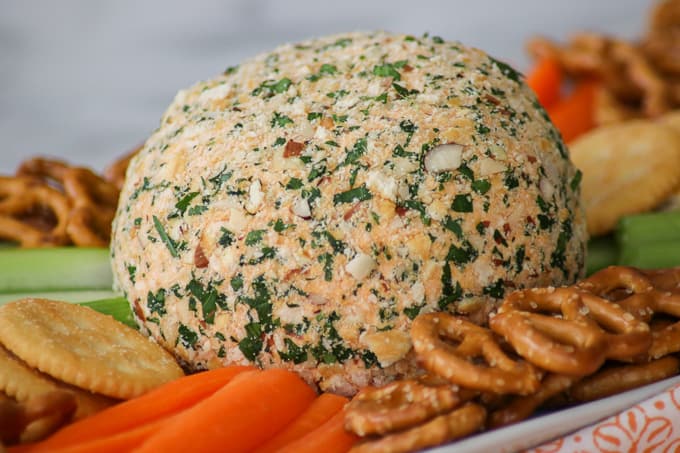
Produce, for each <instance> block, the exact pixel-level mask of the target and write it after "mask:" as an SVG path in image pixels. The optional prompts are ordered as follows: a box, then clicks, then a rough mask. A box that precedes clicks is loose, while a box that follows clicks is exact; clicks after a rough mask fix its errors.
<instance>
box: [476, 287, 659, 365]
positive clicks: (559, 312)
mask: <svg viewBox="0 0 680 453" xmlns="http://www.w3.org/2000/svg"><path fill="white" fill-rule="evenodd" d="M544 313H547V314H544ZM558 316H559V317H558ZM489 325H490V327H491V329H492V330H494V331H495V332H497V333H498V334H500V335H503V336H504V337H505V338H506V339H507V340H508V342H509V343H510V344H511V345H512V346H513V347H514V348H515V350H516V351H517V353H518V354H519V355H521V356H522V357H524V358H525V359H527V360H528V361H530V362H531V363H534V364H536V365H538V366H540V367H541V368H543V369H545V370H548V371H552V372H554V373H559V374H568V375H572V376H585V375H587V374H591V373H593V372H594V371H595V370H597V369H598V368H599V367H600V366H601V365H602V363H604V360H605V359H607V358H611V359H616V360H629V359H633V358H636V357H638V356H641V355H644V354H645V353H646V352H647V350H648V348H649V346H650V344H651V341H652V336H651V333H650V331H649V326H648V325H647V324H646V323H645V322H643V321H641V320H639V319H637V318H635V317H634V316H632V315H631V314H630V313H628V312H627V311H626V310H624V309H623V308H622V307H620V306H618V305H617V304H615V303H612V302H609V301H607V300H605V299H602V298H599V297H595V296H594V295H592V294H590V293H588V292H585V291H581V290H580V289H578V288H539V289H532V290H523V291H516V292H514V293H512V294H511V295H510V296H508V297H507V298H506V300H505V301H504V302H503V304H502V305H501V307H500V309H499V312H498V314H497V315H496V316H494V317H493V318H491V320H490V321H489ZM603 327H604V328H606V329H607V330H604V329H603Z"/></svg>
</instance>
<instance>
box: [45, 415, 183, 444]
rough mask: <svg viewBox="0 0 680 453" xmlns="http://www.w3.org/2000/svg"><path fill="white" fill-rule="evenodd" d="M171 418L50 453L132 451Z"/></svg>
mask: <svg viewBox="0 0 680 453" xmlns="http://www.w3.org/2000/svg"><path fill="white" fill-rule="evenodd" d="M170 420H172V417H169V418H163V419H160V420H156V421H155V422H151V423H146V424H144V425H142V426H140V427H139V428H133V429H130V430H128V431H123V432H120V433H117V434H113V435H111V436H106V437H101V438H99V439H91V440H89V441H87V442H82V443H79V444H73V445H69V446H66V447H64V448H55V449H52V450H50V452H51V453H91V452H95V451H96V452H97V453H120V452H125V451H132V450H133V449H134V448H137V447H139V446H140V445H141V444H142V443H143V442H144V441H145V440H146V439H148V438H149V437H151V435H153V434H155V433H156V432H158V431H159V430H160V429H161V428H162V427H163V426H164V425H165V424H167V423H168V422H169V421H170Z"/></svg>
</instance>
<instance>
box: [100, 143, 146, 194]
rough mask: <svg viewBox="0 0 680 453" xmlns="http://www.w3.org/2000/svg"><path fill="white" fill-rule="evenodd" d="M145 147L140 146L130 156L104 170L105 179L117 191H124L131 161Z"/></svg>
mask: <svg viewBox="0 0 680 453" xmlns="http://www.w3.org/2000/svg"><path fill="white" fill-rule="evenodd" d="M143 146H144V145H140V146H138V147H137V148H135V149H133V150H132V151H131V152H129V153H128V154H126V155H124V156H123V157H121V158H120V159H118V160H117V161H115V162H114V163H112V164H111V165H109V166H108V167H106V169H105V170H104V179H106V180H107V181H109V182H110V183H111V184H113V185H114V186H115V187H116V189H118V190H122V189H123V183H124V182H125V174H126V172H127V168H128V166H129V165H130V161H131V160H132V158H133V157H135V156H136V155H137V154H138V153H139V151H141V149H142V148H143Z"/></svg>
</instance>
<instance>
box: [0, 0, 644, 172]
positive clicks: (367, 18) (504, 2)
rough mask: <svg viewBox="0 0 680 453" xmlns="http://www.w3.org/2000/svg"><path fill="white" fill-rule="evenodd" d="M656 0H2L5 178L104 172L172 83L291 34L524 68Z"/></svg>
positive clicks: (629, 19) (0, 110) (153, 114)
mask: <svg viewBox="0 0 680 453" xmlns="http://www.w3.org/2000/svg"><path fill="white" fill-rule="evenodd" d="M651 3H652V2H651V0H607V1H605V0H568V1H566V0H562V1H556V0H512V1H510V0H473V1H444V0H419V1H405V0H373V1H371V0H341V1H333V2H331V1H323V0H289V1H282V0H281V1H276V0H261V1H256V0H253V1H248V0H230V1H218V0H201V1H191V2H188V1H185V2H180V1H162V0H146V1H133V0H120V1H115V2H114V1H98V2H93V1H87V0H60V1H53V0H33V1H21V0H3V2H2V3H0V138H1V139H2V144H1V145H0V173H8V172H12V171H13V170H14V169H15V167H16V166H17V164H18V163H19V162H20V161H21V160H22V159H23V158H25V157H27V156H33V155H50V156H56V157H60V158H64V159H67V160H69V161H71V162H75V163H79V164H85V165H90V166H93V167H94V168H96V169H101V168H103V167H104V166H105V165H106V164H107V163H108V162H111V161H112V160H113V159H115V157H116V156H118V155H120V154H121V153H122V152H125V151H126V150H128V149H130V148H131V147H133V146H134V145H135V144H137V143H140V142H142V141H143V140H144V139H145V138H146V136H148V134H149V133H150V132H151V131H153V130H154V129H155V127H156V126H157V124H158V121H159V119H160V117H161V114H162V113H163V111H164V109H165V108H166V107H167V105H168V104H169V103H170V101H171V100H172V98H173V96H174V94H175V93H176V92H177V90H178V89H180V88H182V87H185V86H188V85H190V84H192V83H193V82H195V81H197V80H201V79H205V78H209V77H211V76H212V75H214V74H217V73H219V72H221V71H222V70H223V69H224V68H225V67H227V66H230V65H233V64H237V63H238V62H239V61H240V60H242V59H244V58H246V57H249V56H251V55H254V54H256V53H259V52H262V51H267V50H269V49H271V48H273V47H275V46H276V45H277V44H279V43H282V42H286V41H297V40H301V39H305V38H309V37H314V36H320V35H324V34H329V33H339V32H343V31H352V30H371V29H385V30H390V31H395V32H405V33H411V34H415V35H421V34H423V33H424V32H426V31H428V32H430V33H431V34H436V35H440V36H442V37H444V38H445V39H457V40H460V41H462V42H464V43H466V44H470V45H474V46H477V47H480V48H482V49H485V50H486V51H488V52H489V53H491V54H492V55H494V56H497V57H499V58H501V59H504V60H506V61H508V62H510V63H512V64H514V65H517V66H518V67H519V68H523V67H526V65H527V60H526V56H525V54H524V50H523V42H524V40H525V39H526V38H527V37H528V36H530V35H533V34H536V33H540V34H545V35H548V36H552V37H555V38H565V37H566V36H568V35H569V33H570V32H573V31H574V30H581V29H586V30H598V31H603V32H608V33H615V34H617V35H619V36H623V37H635V36H637V35H639V33H640V31H641V30H642V28H643V26H644V21H645V18H646V10H647V9H648V8H649V6H650V4H651Z"/></svg>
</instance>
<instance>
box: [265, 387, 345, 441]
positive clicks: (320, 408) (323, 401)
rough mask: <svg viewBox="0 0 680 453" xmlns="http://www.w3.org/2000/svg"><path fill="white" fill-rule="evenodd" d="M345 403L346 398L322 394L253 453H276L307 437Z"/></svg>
mask: <svg viewBox="0 0 680 453" xmlns="http://www.w3.org/2000/svg"><path fill="white" fill-rule="evenodd" d="M347 401H348V400H347V398H345V397H342V396H338V395H333V394H332V393H324V394H322V395H321V396H319V397H318V398H317V399H315V400H314V402H313V403H312V405H311V406H309V407H308V408H307V410H306V411H304V412H303V413H302V414H301V415H300V416H299V417H298V418H296V419H295V420H294V421H293V422H292V423H291V424H290V425H288V426H287V427H286V428H285V429H284V430H283V431H281V432H280V433H278V434H277V435H276V436H274V437H272V438H271V439H269V441H268V442H265V443H264V445H261V446H260V447H259V448H258V449H257V450H255V453H273V452H276V451H278V450H279V449H280V448H282V447H283V446H285V445H286V444H289V443H291V442H293V441H295V440H298V439H299V438H301V437H303V436H305V435H307V434H308V433H310V432H312V431H313V430H315V429H316V428H318V427H319V426H321V425H322V424H324V423H325V422H326V421H328V420H329V419H330V418H331V417H333V416H334V415H335V414H337V413H338V412H340V411H342V408H343V407H345V404H347Z"/></svg>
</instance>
